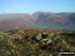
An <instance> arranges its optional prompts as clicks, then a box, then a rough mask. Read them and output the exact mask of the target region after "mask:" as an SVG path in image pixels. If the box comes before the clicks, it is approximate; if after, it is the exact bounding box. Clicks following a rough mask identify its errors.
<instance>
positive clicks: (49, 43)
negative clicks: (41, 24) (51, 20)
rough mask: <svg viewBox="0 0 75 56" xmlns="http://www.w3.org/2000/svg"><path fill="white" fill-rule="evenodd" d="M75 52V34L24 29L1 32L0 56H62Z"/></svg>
mask: <svg viewBox="0 0 75 56" xmlns="http://www.w3.org/2000/svg"><path fill="white" fill-rule="evenodd" d="M61 51H75V32H66V31H59V32H57V31H54V30H46V29H44V30H42V29H40V30H37V29H23V30H13V31H9V32H6V33H4V32H0V56H60V55H59V53H60V52H61Z"/></svg>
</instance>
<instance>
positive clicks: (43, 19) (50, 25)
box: [0, 12, 75, 31]
mask: <svg viewBox="0 0 75 56" xmlns="http://www.w3.org/2000/svg"><path fill="white" fill-rule="evenodd" d="M22 28H42V29H55V30H72V31H75V13H69V12H64V13H53V12H36V13H34V14H32V15H29V14H0V30H2V31H8V30H13V29H22Z"/></svg>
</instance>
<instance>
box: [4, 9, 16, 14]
mask: <svg viewBox="0 0 75 56" xmlns="http://www.w3.org/2000/svg"><path fill="white" fill-rule="evenodd" d="M12 13H16V10H12V11H8V10H6V11H5V12H3V14H12Z"/></svg>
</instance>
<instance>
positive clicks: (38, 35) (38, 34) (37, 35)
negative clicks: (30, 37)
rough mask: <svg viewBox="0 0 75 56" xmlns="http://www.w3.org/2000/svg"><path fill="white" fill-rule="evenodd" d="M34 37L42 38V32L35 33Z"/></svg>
mask: <svg viewBox="0 0 75 56" xmlns="http://www.w3.org/2000/svg"><path fill="white" fill-rule="evenodd" d="M35 39H36V40H38V41H39V40H41V39H42V34H41V33H37V34H36V36H35Z"/></svg>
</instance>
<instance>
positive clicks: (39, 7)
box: [0, 0, 75, 14]
mask: <svg viewBox="0 0 75 56" xmlns="http://www.w3.org/2000/svg"><path fill="white" fill-rule="evenodd" d="M74 2H75V0H44V1H42V0H0V7H1V8H0V14H13V13H27V14H33V13H35V12H39V11H42V12H55V13H61V12H75V3H74Z"/></svg>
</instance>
